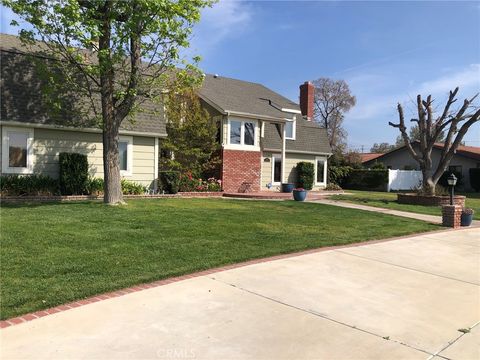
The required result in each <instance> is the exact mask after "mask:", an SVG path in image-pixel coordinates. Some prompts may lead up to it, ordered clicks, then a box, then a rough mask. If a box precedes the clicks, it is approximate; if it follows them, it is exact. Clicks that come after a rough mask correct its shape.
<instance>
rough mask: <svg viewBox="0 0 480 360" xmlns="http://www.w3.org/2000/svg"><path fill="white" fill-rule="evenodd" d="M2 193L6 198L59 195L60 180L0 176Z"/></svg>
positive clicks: (40, 177) (0, 190) (24, 176)
mask: <svg viewBox="0 0 480 360" xmlns="http://www.w3.org/2000/svg"><path fill="white" fill-rule="evenodd" d="M0 192H1V194H2V195H4V196H39V195H58V194H59V193H60V188H59V183H58V180H55V179H52V178H51V177H49V176H46V175H3V176H0Z"/></svg>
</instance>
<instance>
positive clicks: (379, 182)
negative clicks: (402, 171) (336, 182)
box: [343, 169, 388, 191]
mask: <svg viewBox="0 0 480 360" xmlns="http://www.w3.org/2000/svg"><path fill="white" fill-rule="evenodd" d="M387 185H388V170H373V169H370V170H365V169H352V170H351V171H350V172H349V174H348V176H347V178H346V179H345V180H344V184H343V187H344V188H345V189H354V190H380V191H384V190H386V189H387Z"/></svg>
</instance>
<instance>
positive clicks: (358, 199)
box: [330, 190, 480, 219]
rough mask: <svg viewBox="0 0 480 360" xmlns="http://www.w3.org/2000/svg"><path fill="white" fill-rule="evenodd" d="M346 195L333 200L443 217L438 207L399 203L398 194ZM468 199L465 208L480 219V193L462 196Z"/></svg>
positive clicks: (368, 192) (359, 192) (353, 193)
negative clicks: (473, 212) (469, 209)
mask: <svg viewBox="0 0 480 360" xmlns="http://www.w3.org/2000/svg"><path fill="white" fill-rule="evenodd" d="M347 192H348V193H350V194H346V195H333V196H331V197H330V198H331V199H332V200H342V201H347V202H350V203H355V204H362V205H368V206H374V207H382V208H386V209H393V210H402V211H408V212H414V213H419V214H427V215H442V209H441V208H440V207H437V206H423V205H407V204H398V203H397V194H396V193H387V192H375V191H357V190H347ZM462 195H465V196H466V197H467V199H466V201H465V206H466V207H467V208H472V209H473V210H474V211H475V214H474V216H473V217H474V219H480V193H467V194H462Z"/></svg>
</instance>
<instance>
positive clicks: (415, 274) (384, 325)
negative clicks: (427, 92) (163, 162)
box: [0, 229, 480, 360]
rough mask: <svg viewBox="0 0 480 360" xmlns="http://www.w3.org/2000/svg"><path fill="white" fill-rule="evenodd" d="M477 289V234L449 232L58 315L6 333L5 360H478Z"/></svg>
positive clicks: (270, 265) (259, 267)
mask: <svg viewBox="0 0 480 360" xmlns="http://www.w3.org/2000/svg"><path fill="white" fill-rule="evenodd" d="M479 285H480V230H479V229H470V230H462V231H447V232H442V233H436V234H428V235H423V236H417V237H412V238H407V239H401V240H394V241H388V242H382V243H377V244H370V245H364V246H358V247H350V248H341V249H337V250H329V251H323V252H318V253H314V254H309V255H302V256H296V257H290V258H286V259H281V260H276V261H270V262H264V263H260V264H255V265H250V266H246V267H241V268H237V269H233V270H228V271H224V272H219V273H215V274H211V275H208V276H201V277H197V278H193V279H189V280H185V281H181V282H177V283H173V284H169V285H165V286H161V287H156V288H152V289H148V290H144V291H140V292H136V293H132V294H128V295H125V296H122V297H118V298H114V299H108V300H104V301H100V302H97V303H94V304H90V305H86V306H82V307H79V308H75V309H71V310H68V311H65V312H61V313H57V314H53V315H50V316H46V317H44V318H41V319H37V320H33V321H30V322H27V323H23V324H20V325H15V326H11V327H8V328H5V329H3V330H2V331H1V341H2V342H1V344H0V345H1V358H2V359H167V358H168V359H222V360H223V359H438V360H440V359H444V358H447V359H468V360H470V359H479V358H480V325H478V326H476V324H478V323H479V321H480V287H479ZM460 329H465V330H463V331H464V332H461V331H459V330H460ZM465 332H466V333H465Z"/></svg>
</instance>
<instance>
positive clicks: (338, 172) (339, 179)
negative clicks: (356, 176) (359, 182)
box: [328, 166, 353, 186]
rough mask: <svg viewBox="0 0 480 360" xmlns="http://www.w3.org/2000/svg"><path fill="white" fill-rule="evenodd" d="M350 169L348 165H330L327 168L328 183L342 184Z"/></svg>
mask: <svg viewBox="0 0 480 360" xmlns="http://www.w3.org/2000/svg"><path fill="white" fill-rule="evenodd" d="M352 170H353V169H352V168H351V167H350V166H330V167H329V168H328V183H329V184H336V185H338V186H343V183H344V182H345V179H346V178H347V177H348V175H349V174H350V172H351V171H352Z"/></svg>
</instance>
